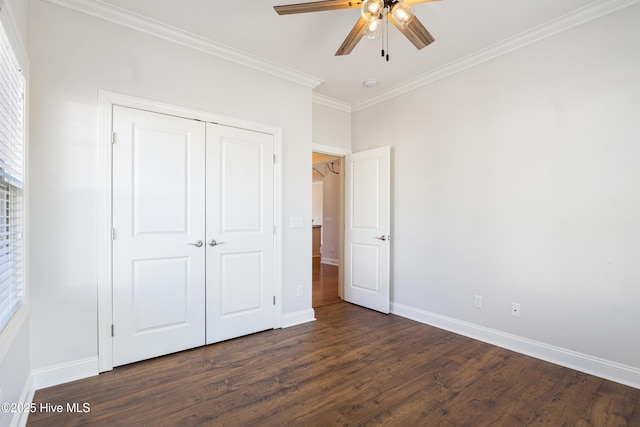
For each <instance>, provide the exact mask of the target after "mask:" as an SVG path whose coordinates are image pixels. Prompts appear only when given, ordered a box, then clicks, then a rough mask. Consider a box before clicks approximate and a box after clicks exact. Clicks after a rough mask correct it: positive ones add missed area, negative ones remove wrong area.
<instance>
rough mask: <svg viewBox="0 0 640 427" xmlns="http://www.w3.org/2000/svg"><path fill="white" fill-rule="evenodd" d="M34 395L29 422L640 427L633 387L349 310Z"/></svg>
mask: <svg viewBox="0 0 640 427" xmlns="http://www.w3.org/2000/svg"><path fill="white" fill-rule="evenodd" d="M316 317H317V321H315V322H310V323H306V324H303V325H298V326H295V327H291V328H287V329H276V330H269V331H265V332H262V333H259V334H254V335H250V336H247V337H243V338H238V339H235V340H230V341H226V342H222V343H219V344H214V345H210V346H206V347H201V348H197V349H194V350H190V351H185V352H181V353H177V354H173V355H169V356H164V357H160V358H156V359H153V360H149V361H145V362H141V363H136V364H132V365H128V366H123V367H119V368H116V369H114V370H113V371H111V372H107V373H104V374H100V375H99V376H97V377H93V378H88V379H84V380H80V381H75V382H72V383H68V384H64V385H60V386H57V387H52V388H48V389H44V390H40V391H38V392H37V393H36V395H35V400H34V401H35V403H36V406H37V407H39V405H40V404H45V403H49V404H52V405H56V404H60V405H64V406H65V407H66V405H67V403H74V402H78V403H80V405H82V404H83V403H85V402H86V403H88V404H89V405H90V412H87V413H69V412H66V411H63V413H59V414H57V413H42V412H36V413H33V414H31V415H30V417H29V422H28V425H29V426H32V427H36V426H48V427H49V426H81V425H82V426H86V425H90V426H221V425H226V426H287V425H288V426H337V425H341V426H352V425H359V426H365V425H369V426H370V425H387V426H471V427H475V426H493V427H495V426H498V427H499V426H507V427H515V426H533V425H536V426H538V425H544V426H571V427H573V426H579V427H580V426H640V390H638V389H634V388H631V387H626V386H623V385H620V384H617V383H613V382H611V381H606V380H603V379H600V378H597V377H594V376H590V375H587V374H583V373H580V372H577V371H574V370H571V369H567V368H563V367H560V366H557V365H553V364H551V363H546V362H542V361H540V360H536V359H533V358H530V357H527V356H523V355H520V354H517V353H513V352H511V351H508V350H504V349H501V348H498V347H494V346H491V345H489V344H485V343H482V342H479V341H474V340H472V339H470V338H466V337H463V336H460V335H455V334H452V333H449V332H446V331H443V330H440V329H436V328H433V327H430V326H426V325H423V324H420V323H417V322H414V321H412V320H408V319H405V318H402V317H398V316H395V315H384V314H380V313H376V312H373V311H370V310H367V309H364V308H361V307H357V306H354V305H350V304H348V303H345V302H340V303H335V304H331V305H325V306H322V307H318V308H317V309H316Z"/></svg>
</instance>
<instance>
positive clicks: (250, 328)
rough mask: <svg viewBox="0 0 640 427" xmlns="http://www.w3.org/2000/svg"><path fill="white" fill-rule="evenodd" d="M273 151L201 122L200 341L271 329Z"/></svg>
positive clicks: (248, 135)
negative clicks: (203, 236) (203, 312)
mask: <svg viewBox="0 0 640 427" xmlns="http://www.w3.org/2000/svg"><path fill="white" fill-rule="evenodd" d="M273 150H274V142H273V136H272V135H267V134H263V133H259V132H253V131H249V130H244V129H238V128H233V127H226V126H220V125H215V124H209V123H208V124H207V180H206V182H207V219H206V224H207V242H206V243H207V344H209V343H213V342H217V341H222V340H226V339H230V338H235V337H238V336H241V335H246V334H250V333H254V332H258V331H262V330H265V329H271V328H273V327H274V326H275V322H276V310H275V305H274V298H275V296H274V230H273V224H274V216H273V215H274V213H273V211H274V204H273V200H274V197H273V196H274V185H273Z"/></svg>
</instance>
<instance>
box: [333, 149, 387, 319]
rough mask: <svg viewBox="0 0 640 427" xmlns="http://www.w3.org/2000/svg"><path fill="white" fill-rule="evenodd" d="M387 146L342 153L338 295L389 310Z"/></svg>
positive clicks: (367, 305) (377, 308)
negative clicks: (342, 210)
mask: <svg viewBox="0 0 640 427" xmlns="http://www.w3.org/2000/svg"><path fill="white" fill-rule="evenodd" d="M390 228H391V149H390V147H381V148H376V149H373V150H368V151H363V152H360V153H354V154H350V155H347V156H346V157H345V253H344V256H345V276H344V299H345V300H346V301H348V302H351V303H353V304H357V305H361V306H363V307H367V308H370V309H373V310H377V311H381V312H383V313H389V299H390V295H389V288H390V286H389V282H390V267H389V266H390V257H391V243H390V241H389V240H390V238H391V236H390Z"/></svg>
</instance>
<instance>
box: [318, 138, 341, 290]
mask: <svg viewBox="0 0 640 427" xmlns="http://www.w3.org/2000/svg"><path fill="white" fill-rule="evenodd" d="M311 152H312V153H322V154H329V155H332V156H337V157H341V158H342V160H341V161H342V163H341V165H342V169H343V170H344V159H345V156H346V155H347V154H351V150H350V149H347V148H341V147H334V146H331V145H324V144H316V143H313V144H311ZM338 197H339V198H340V200H339V203H340V206H339V209H338V210H339V211H340V222H339V225H338V244H339V245H340V256H339V257H338V264H339V265H338V296H339V297H340V298H342V299H344V173H340V194H339V195H338Z"/></svg>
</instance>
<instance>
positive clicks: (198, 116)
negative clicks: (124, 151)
mask: <svg viewBox="0 0 640 427" xmlns="http://www.w3.org/2000/svg"><path fill="white" fill-rule="evenodd" d="M98 104H99V113H100V135H99V138H100V139H99V144H100V145H99V180H100V181H99V196H98V199H99V200H98V203H99V205H98V212H99V216H98V236H97V240H98V266H97V267H98V268H97V278H96V280H97V285H98V365H99V372H105V371H110V370H112V369H113V341H112V339H111V325H112V323H113V301H112V287H113V280H112V271H111V269H112V239H111V229H112V223H113V221H112V220H113V218H112V197H111V196H112V191H113V188H112V184H111V183H112V164H113V158H112V153H111V144H112V129H113V106H114V105H120V106H123V107H129V108H136V109H139V110H146V111H151V112H155V113H161V114H167V115H172V116H178V117H183V118H187V119H195V120H201V121H203V122H212V123H217V124H220V125H223V126H231V127H238V128H242V129H247V130H251V131H255V132H261V133H266V134H269V135H272V136H273V142H274V153H275V156H276V163H275V164H274V223H275V224H274V225H275V230H276V232H275V235H274V292H275V294H276V319H275V324H274V328H280V327H282V300H283V289H282V247H283V244H282V234H283V233H282V231H283V227H282V162H281V160H280V159H282V158H283V156H282V128H280V127H277V126H272V125H267V124H262V123H257V122H252V121H247V120H243V119H238V118H234V117H229V116H224V115H220V114H215V113H209V112H206V111H200V110H194V109H191V108H185V107H179V106H175V105H170V104H164V103H161V102H156V101H151V100H147V99H143V98H136V97H133V96H129V95H124V94H121V93H117V92H110V91H105V90H100V91H99V92H98Z"/></svg>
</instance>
